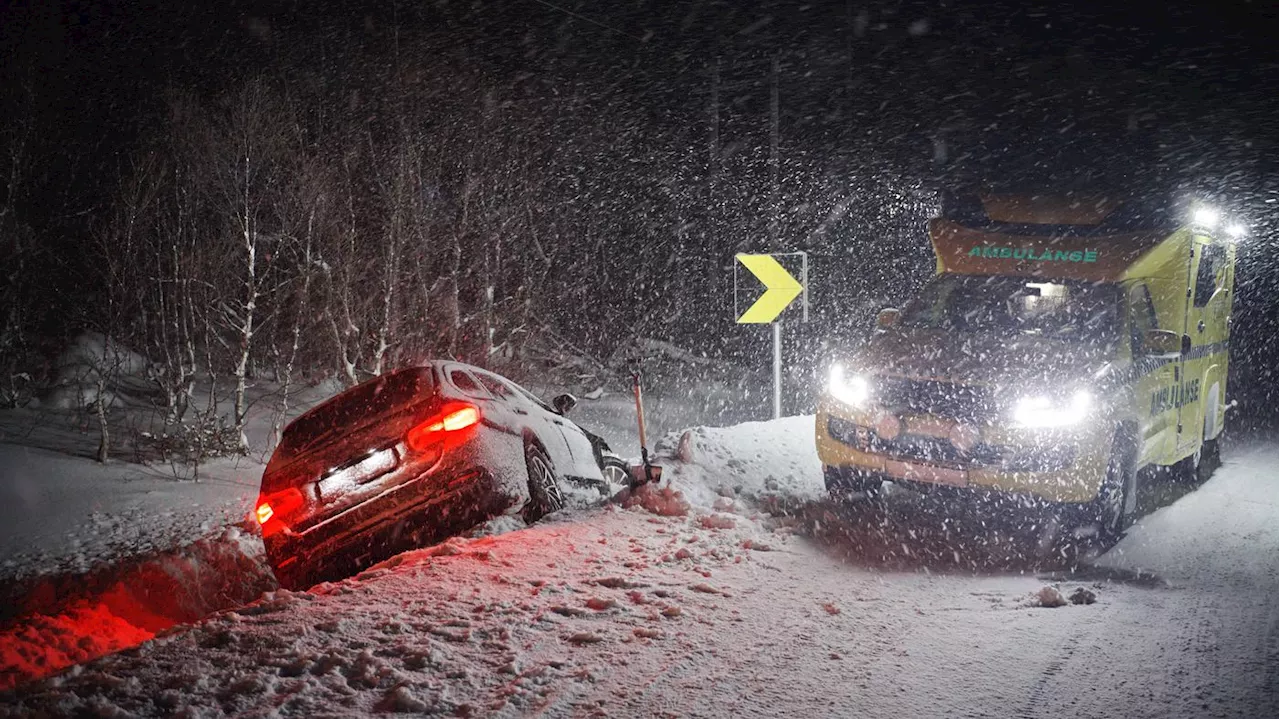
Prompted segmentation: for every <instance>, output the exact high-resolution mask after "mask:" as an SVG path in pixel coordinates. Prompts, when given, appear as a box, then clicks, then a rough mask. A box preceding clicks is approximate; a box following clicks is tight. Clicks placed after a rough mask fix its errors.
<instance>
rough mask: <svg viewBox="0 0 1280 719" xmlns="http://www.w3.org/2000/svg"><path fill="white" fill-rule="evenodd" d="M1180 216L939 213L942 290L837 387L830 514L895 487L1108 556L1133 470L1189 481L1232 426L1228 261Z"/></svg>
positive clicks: (991, 199) (1198, 225) (914, 304)
mask: <svg viewBox="0 0 1280 719" xmlns="http://www.w3.org/2000/svg"><path fill="white" fill-rule="evenodd" d="M1170 214H1172V213H1165V216H1166V217H1168V216H1169V215H1170ZM1178 214H1189V215H1190V217H1186V218H1185V219H1180V218H1172V219H1173V221H1172V222H1161V221H1157V220H1156V217H1159V216H1160V215H1158V214H1157V215H1154V216H1153V214H1152V213H1151V212H1149V211H1146V210H1144V209H1143V208H1142V207H1141V206H1139V205H1137V204H1136V203H1125V202H1122V201H1116V200H1113V199H1109V198H1105V197H1081V196H1074V197H1047V196H1011V195H996V194H983V195H975V196H973V197H971V198H968V199H967V200H962V201H955V202H950V203H948V205H947V207H946V208H945V209H944V213H943V214H942V216H941V217H938V218H935V219H933V220H931V221H930V225H929V236H930V239H931V241H932V244H933V249H934V253H935V255H936V257H937V274H936V276H934V277H933V279H932V280H931V281H929V282H928V284H927V285H926V286H925V287H924V288H923V289H922V290H921V291H920V292H919V294H918V295H917V296H916V298H915V299H914V300H912V301H911V302H910V303H909V304H907V305H906V306H905V307H904V308H902V309H901V310H898V309H886V310H882V311H881V312H880V314H879V316H878V317H877V330H876V333H875V335H874V336H873V337H872V338H871V340H870V341H869V342H868V343H866V344H865V345H864V346H863V347H861V348H859V349H857V350H854V351H850V352H848V353H846V354H845V355H843V356H837V357H836V358H835V359H834V361H833V363H832V365H831V367H830V373H829V377H828V378H827V383H826V387H825V391H824V392H823V393H822V396H821V398H820V400H819V404H818V412H817V421H816V425H817V426H816V436H817V448H818V455H819V457H820V458H821V460H822V463H823V465H824V469H825V475H826V483H827V488H828V490H829V491H830V492H831V493H832V495H833V497H837V498H839V497H843V496H847V495H850V494H851V493H854V492H870V491H875V490H876V489H878V488H879V487H880V485H881V483H882V482H883V481H885V480H890V481H892V482H895V483H906V484H908V485H914V486H916V487H919V488H927V487H929V486H931V485H934V486H936V485H945V486H949V487H961V488H971V489H976V490H984V491H988V492H996V493H1010V494H1016V495H1025V496H1030V497H1035V498H1039V499H1041V500H1047V501H1048V502H1052V503H1057V504H1059V505H1061V506H1062V508H1065V509H1074V510H1079V511H1080V514H1079V515H1077V516H1078V517H1079V518H1080V519H1081V520H1082V522H1081V524H1080V525H1078V526H1081V527H1092V528H1093V529H1095V530H1097V531H1099V532H1100V533H1102V534H1104V535H1111V536H1114V535H1117V534H1118V533H1120V532H1122V531H1123V530H1124V528H1125V527H1126V526H1127V525H1128V523H1129V522H1130V521H1131V519H1132V514H1133V511H1134V504H1135V501H1136V495H1137V482H1138V477H1139V474H1138V470H1139V469H1141V468H1143V467H1145V466H1148V465H1164V466H1173V467H1174V471H1175V472H1178V473H1181V474H1184V475H1194V474H1197V473H1198V472H1199V466H1200V463H1201V460H1202V458H1204V457H1205V456H1206V453H1211V452H1213V451H1214V450H1215V448H1216V439H1217V438H1218V436H1219V434H1220V433H1221V432H1222V426H1223V417H1224V414H1225V411H1226V408H1227V406H1228V402H1227V394H1226V382H1227V340H1228V337H1229V334H1230V329H1231V303H1232V292H1233V281H1234V271H1235V270H1234V268H1235V257H1236V248H1235V245H1234V244H1233V241H1232V238H1231V237H1230V233H1229V232H1226V231H1222V230H1223V228H1221V227H1220V225H1221V223H1220V218H1219V217H1217V214H1216V213H1215V212H1214V211H1213V210H1212V209H1210V208H1208V207H1198V208H1197V207H1187V208H1185V211H1182V212H1179V213H1178ZM1230 229H1235V228H1230Z"/></svg>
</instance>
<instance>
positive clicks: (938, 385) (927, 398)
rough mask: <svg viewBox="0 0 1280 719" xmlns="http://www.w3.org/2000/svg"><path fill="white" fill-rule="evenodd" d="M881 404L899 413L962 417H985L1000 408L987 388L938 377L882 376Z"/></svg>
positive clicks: (988, 417) (987, 417) (879, 384)
mask: <svg viewBox="0 0 1280 719" xmlns="http://www.w3.org/2000/svg"><path fill="white" fill-rule="evenodd" d="M876 395H877V399H878V400H879V403H880V404H881V405H882V406H884V407H885V408H887V409H891V410H894V411H897V412H912V413H915V414H930V415H933V416H935V417H946V418H948V419H959V420H968V421H975V420H985V419H990V418H992V417H994V416H995V414H996V413H997V411H998V408H997V407H996V405H995V402H994V400H993V399H992V398H991V391H990V389H989V388H987V387H982V386H976V385H968V384H956V383H953V382H939V381H935V380H918V379H907V378H903V377H883V378H881V379H880V380H879V381H878V382H877V384H876Z"/></svg>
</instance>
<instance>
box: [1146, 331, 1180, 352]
mask: <svg viewBox="0 0 1280 719" xmlns="http://www.w3.org/2000/svg"><path fill="white" fill-rule="evenodd" d="M1142 354H1143V355H1145V356H1147V357H1155V358H1157V359H1177V358H1179V357H1181V356H1182V338H1181V337H1179V336H1178V333H1177V332H1170V331H1169V330H1147V331H1146V332H1143V333H1142Z"/></svg>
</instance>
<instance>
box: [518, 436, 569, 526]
mask: <svg viewBox="0 0 1280 719" xmlns="http://www.w3.org/2000/svg"><path fill="white" fill-rule="evenodd" d="M524 461H525V466H526V467H527V468H528V470H529V503H528V504H527V505H525V509H524V520H525V522H527V523H529V524H533V523H534V522H536V521H538V520H539V519H542V518H543V517H545V516H547V515H548V514H551V513H552V512H555V511H557V510H559V509H562V508H563V507H564V492H563V491H561V489H560V482H559V481H558V480H557V479H556V472H555V470H554V469H553V468H552V467H551V460H550V459H548V458H547V455H546V453H545V452H543V451H542V450H541V449H540V448H539V447H538V446H537V445H533V444H530V445H529V446H528V447H527V448H526V449H525V453H524Z"/></svg>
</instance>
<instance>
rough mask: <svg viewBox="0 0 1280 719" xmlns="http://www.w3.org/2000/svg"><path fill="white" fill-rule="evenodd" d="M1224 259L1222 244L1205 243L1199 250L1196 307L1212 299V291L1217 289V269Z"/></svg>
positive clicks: (1224, 253) (1225, 254) (1202, 305)
mask: <svg viewBox="0 0 1280 719" xmlns="http://www.w3.org/2000/svg"><path fill="white" fill-rule="evenodd" d="M1226 259H1227V253H1226V252H1225V251H1224V249H1223V247H1222V245H1205V246H1204V248H1203V249H1201V250H1200V267H1199V269H1198V270H1197V271H1196V296H1195V306H1196V307H1204V306H1205V305H1207V304H1209V300H1211V299H1213V293H1214V292H1215V291H1216V290H1217V289H1218V271H1219V270H1220V269H1222V265H1223V263H1224V262H1225V261H1226Z"/></svg>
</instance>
